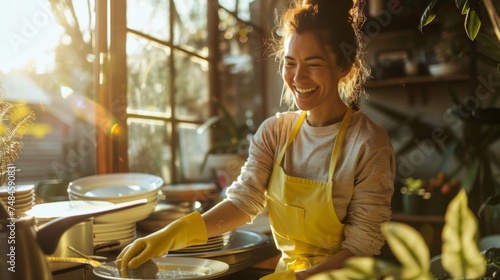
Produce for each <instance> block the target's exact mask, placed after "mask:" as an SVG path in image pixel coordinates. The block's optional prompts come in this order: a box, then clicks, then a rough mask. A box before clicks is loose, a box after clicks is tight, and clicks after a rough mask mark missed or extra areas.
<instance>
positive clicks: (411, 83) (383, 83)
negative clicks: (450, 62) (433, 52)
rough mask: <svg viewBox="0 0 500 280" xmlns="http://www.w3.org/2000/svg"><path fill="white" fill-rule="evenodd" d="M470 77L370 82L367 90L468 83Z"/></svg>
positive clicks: (418, 78)
mask: <svg viewBox="0 0 500 280" xmlns="http://www.w3.org/2000/svg"><path fill="white" fill-rule="evenodd" d="M468 80H470V76H469V75H468V74H453V75H446V76H408V77H397V78H390V79H384V80H370V81H368V82H367V83H366V88H378V87H393V86H402V87H405V86H414V85H418V86H420V85H423V84H434V83H442V82H460V81H463V82H465V81H468Z"/></svg>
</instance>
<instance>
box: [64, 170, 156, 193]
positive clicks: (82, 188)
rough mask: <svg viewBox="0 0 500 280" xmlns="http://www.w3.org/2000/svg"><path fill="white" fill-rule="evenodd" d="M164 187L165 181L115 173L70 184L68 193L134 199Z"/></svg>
mask: <svg viewBox="0 0 500 280" xmlns="http://www.w3.org/2000/svg"><path fill="white" fill-rule="evenodd" d="M162 185H163V179H162V178H160V177H158V176H154V175H150V174H143V173H115V174H102V175H94V176H88V177H83V178H80V179H77V180H74V181H72V182H71V183H69V186H68V191H70V192H72V193H74V194H75V195H78V196H85V197H89V198H92V197H99V198H101V199H103V198H110V199H113V198H116V197H128V198H133V197H137V196H141V195H143V194H144V193H149V192H155V191H157V190H158V189H159V188H160V187H161V186H162Z"/></svg>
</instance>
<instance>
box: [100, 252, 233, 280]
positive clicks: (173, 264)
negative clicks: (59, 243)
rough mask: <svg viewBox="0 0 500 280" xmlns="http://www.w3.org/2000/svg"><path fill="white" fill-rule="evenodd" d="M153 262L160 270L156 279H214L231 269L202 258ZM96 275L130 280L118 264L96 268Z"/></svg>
mask: <svg viewBox="0 0 500 280" xmlns="http://www.w3.org/2000/svg"><path fill="white" fill-rule="evenodd" d="M153 261H154V262H155V263H156V265H157V266H158V269H159V272H158V274H157V275H156V278H155V279H212V278H214V277H216V276H218V275H221V274H223V273H224V272H226V271H227V270H228V269H229V265H228V264H226V263H224V262H221V261H216V260H209V259H201V258H183V257H164V258H153ZM94 274H95V275H97V276H99V277H102V278H104V279H130V278H121V277H120V274H119V272H118V269H117V268H116V262H110V263H106V264H103V265H101V266H99V267H96V268H94Z"/></svg>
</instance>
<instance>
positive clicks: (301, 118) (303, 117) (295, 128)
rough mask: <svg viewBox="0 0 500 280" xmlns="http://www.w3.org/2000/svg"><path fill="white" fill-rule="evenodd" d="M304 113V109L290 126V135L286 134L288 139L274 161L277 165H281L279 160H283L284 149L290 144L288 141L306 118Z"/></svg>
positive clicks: (293, 136)
mask: <svg viewBox="0 0 500 280" xmlns="http://www.w3.org/2000/svg"><path fill="white" fill-rule="evenodd" d="M306 115H307V112H306V111H304V112H302V113H301V114H300V117H299V119H298V120H297V122H296V123H295V125H294V126H293V128H292V132H291V133H290V136H288V140H287V141H286V144H285V146H284V147H283V149H282V150H281V151H280V154H279V156H278V158H277V159H276V162H277V163H278V165H281V161H282V160H283V156H284V155H285V151H286V149H288V145H290V143H292V141H293V139H294V138H295V136H296V135H297V132H298V131H299V129H300V126H301V125H302V123H303V122H304V120H305V118H306Z"/></svg>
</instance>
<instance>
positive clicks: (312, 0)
mask: <svg viewBox="0 0 500 280" xmlns="http://www.w3.org/2000/svg"><path fill="white" fill-rule="evenodd" d="M301 6H303V7H307V8H309V9H313V10H314V11H315V12H316V13H318V15H322V16H325V17H329V18H350V13H349V12H350V11H351V9H352V8H353V6H354V3H353V0H302V3H301Z"/></svg>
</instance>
